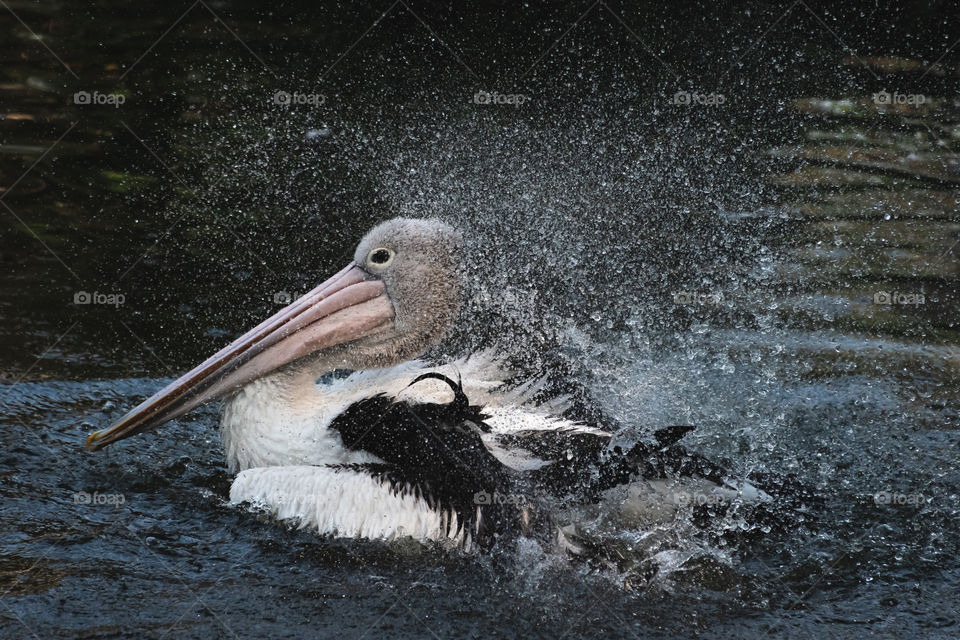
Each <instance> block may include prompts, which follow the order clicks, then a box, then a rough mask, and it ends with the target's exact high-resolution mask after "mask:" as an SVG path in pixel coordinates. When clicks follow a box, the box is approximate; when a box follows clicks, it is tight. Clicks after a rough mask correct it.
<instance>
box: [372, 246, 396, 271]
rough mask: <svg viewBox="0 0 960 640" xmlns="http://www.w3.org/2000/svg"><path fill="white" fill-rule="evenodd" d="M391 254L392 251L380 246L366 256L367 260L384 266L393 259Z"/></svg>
mask: <svg viewBox="0 0 960 640" xmlns="http://www.w3.org/2000/svg"><path fill="white" fill-rule="evenodd" d="M393 255H394V253H393V251H391V250H390V249H386V248H384V247H380V248H379V249H374V250H373V251H371V252H370V255H369V256H368V257H367V262H369V263H370V264H375V265H377V266H378V267H385V266H387V265H388V264H390V263H391V262H392V261H393Z"/></svg>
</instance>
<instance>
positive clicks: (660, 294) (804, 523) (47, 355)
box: [0, 0, 960, 638]
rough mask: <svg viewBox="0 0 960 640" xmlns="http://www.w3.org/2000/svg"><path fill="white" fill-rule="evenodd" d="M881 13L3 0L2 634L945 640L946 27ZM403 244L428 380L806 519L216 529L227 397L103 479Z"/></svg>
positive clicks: (957, 538) (956, 114) (952, 573)
mask: <svg viewBox="0 0 960 640" xmlns="http://www.w3.org/2000/svg"><path fill="white" fill-rule="evenodd" d="M861 4H862V5H863V6H862V7H861V6H859V5H858V4H857V3H852V4H850V6H845V7H843V8H839V7H832V6H830V7H828V6H827V5H826V4H825V3H820V4H816V3H810V5H809V6H808V5H807V4H806V3H803V2H801V3H796V4H794V5H784V6H779V7H773V6H766V5H763V4H760V3H750V2H737V3H731V4H728V5H725V6H723V7H722V8H721V7H718V6H714V5H713V4H708V5H704V6H691V7H688V8H665V7H663V6H660V5H654V4H648V3H640V4H638V5H636V6H619V5H617V6H615V5H614V4H612V3H611V4H607V3H605V2H598V3H595V4H593V5H589V4H585V5H583V6H574V5H570V6H563V7H561V6H559V5H553V4H546V5H542V6H541V5H528V4H523V5H520V4H516V5H515V4H513V3H502V5H503V6H499V7H495V6H494V5H487V6H485V7H484V8H482V9H481V8H474V9H470V10H467V9H465V8H457V7H445V6H441V5H438V4H435V3H434V4H426V3H424V4H420V3H413V2H411V3H407V2H404V1H403V0H401V1H400V2H397V3H394V4H393V5H389V3H384V6H382V7H372V6H364V5H359V4H358V5H356V6H352V5H350V6H347V5H342V6H324V7H318V6H315V5H314V3H307V2H293V3H284V4H283V5H282V6H266V7H264V6H259V5H258V4H257V3H253V2H216V3H214V2H209V3H207V2H198V3H195V4H193V5H189V4H184V5H182V6H181V5H179V4H178V5H176V6H173V5H171V6H169V7H167V6H156V7H139V6H138V7H131V6H129V5H128V4H126V3H120V2H114V1H104V2H98V3H95V4H91V5H89V6H84V7H82V8H81V7H79V6H76V5H60V4H54V3H32V2H6V3H0V33H2V34H3V40H2V42H0V59H2V61H3V65H2V67H0V107H2V108H0V229H2V237H0V262H2V264H3V269H2V271H0V278H2V282H3V287H2V289H0V358H2V360H0V382H2V385H0V405H2V411H0V438H2V443H3V448H2V453H0V459H2V462H0V496H2V498H0V522H2V526H0V637H3V638H19V637H25V638H26V637H98V638H99V637H103V638H110V637H157V638H160V637H204V638H208V637H211V636H212V637H247V636H255V637H357V638H361V637H372V636H383V635H386V636H388V637H437V638H448V637H450V638H481V637H483V638H490V637H494V638H495V637H517V636H525V637H550V638H563V637H571V638H577V637H611V636H612V637H627V638H629V637H643V638H684V637H717V638H720V637H730V638H754V637H770V636H775V637H790V638H810V637H836V638H848V637H856V638H862V637H875V638H900V637H916V638H956V637H960V610H958V609H960V604H958V603H960V562H958V560H957V559H958V557H960V470H958V465H957V461H958V444H960V434H958V427H960V394H958V383H960V348H958V342H957V338H958V334H960V331H958V327H957V318H958V311H960V291H958V287H957V275H958V262H957V257H958V255H960V246H958V242H960V189H958V187H960V153H958V146H960V99H958V97H957V96H958V95H960V93H958V84H960V57H958V56H960V53H958V52H960V47H957V46H956V45H957V39H958V38H960V31H958V27H957V26H956V25H958V24H960V21H958V20H957V19H956V18H957V16H955V15H951V14H950V12H951V11H953V10H952V9H950V8H949V7H948V6H947V5H946V3H942V4H937V3H934V4H933V5H926V4H921V3H900V4H898V5H897V6H896V7H881V6H879V5H875V4H873V3H861ZM934 63H935V64H934ZM495 94H496V95H495ZM498 96H499V97H498ZM395 215H411V216H435V217H440V218H443V219H445V220H448V221H450V222H452V223H454V224H456V225H457V226H459V227H461V228H462V229H463V230H464V232H465V234H466V235H467V237H468V239H469V242H470V256H471V259H470V261H469V265H468V269H469V274H468V275H469V282H470V302H469V303H468V305H467V308H466V310H465V312H464V314H463V317H462V318H461V319H460V321H459V322H458V326H457V327H456V329H455V330H454V332H453V335H452V336H451V337H450V338H449V339H448V340H447V341H446V342H445V343H444V345H442V347H440V348H438V349H436V350H435V352H434V353H433V354H431V355H432V356H434V357H436V358H438V359H441V360H443V359H448V358H451V357H454V356H456V355H460V354H463V353H466V352H469V351H473V350H476V349H479V348H482V347H487V346H498V347H499V348H501V349H502V350H504V351H505V352H506V353H508V354H510V356H511V361H512V363H513V364H514V365H515V366H516V367H517V369H518V370H520V371H522V372H525V373H541V372H554V373H555V374H557V375H563V376H566V377H567V378H568V379H569V380H572V381H573V382H575V383H576V384H577V385H578V386H580V387H582V388H583V389H585V390H586V393H588V394H589V395H590V397H592V398H593V399H594V400H596V401H597V402H599V403H600V404H601V405H602V406H603V408H604V409H605V410H606V411H607V412H608V413H609V414H610V415H611V416H612V417H613V418H615V419H616V420H617V421H618V422H619V423H620V424H621V425H623V427H622V432H621V433H620V434H619V436H620V437H621V438H623V439H625V440H630V439H636V438H638V437H642V436H643V435H644V434H649V433H650V431H651V430H652V429H655V428H657V427H661V426H665V425H669V424H695V425H697V426H698V428H697V430H696V431H694V432H693V433H691V434H689V435H688V436H687V438H686V442H687V444H688V445H689V447H690V448H692V449H695V450H697V451H701V452H703V453H705V454H708V455H709V456H710V457H711V458H713V459H715V460H717V461H718V462H721V463H722V464H724V465H726V466H727V467H729V468H730V469H731V470H733V471H734V472H736V473H738V474H741V475H746V474H748V473H754V472H760V473H762V472H769V471H777V472H789V473H792V474H794V475H796V476H797V477H798V478H799V479H800V480H801V481H802V482H803V483H804V484H805V485H806V486H807V487H809V488H810V489H811V490H812V491H813V492H814V494H815V495H816V500H815V501H813V502H812V504H811V505H809V508H807V509H806V510H805V511H804V513H803V514H800V515H797V516H796V517H795V518H793V519H791V520H790V521H789V523H788V526H786V527H779V528H774V529H771V530H769V531H759V532H758V531H752V532H750V533H752V534H753V535H749V536H747V535H744V536H741V537H738V538H736V539H735V540H733V541H730V540H727V541H718V540H717V539H715V538H709V537H706V536H701V535H699V534H698V533H697V532H695V531H693V529H692V528H691V527H689V522H685V521H684V522H677V523H674V525H673V526H672V527H671V528H670V530H669V531H659V532H656V533H657V534H658V535H659V536H660V537H658V538H657V540H658V542H657V543H656V545H654V544H653V543H651V542H650V538H649V537H648V534H650V533H651V532H644V531H633V530H625V531H619V532H617V533H615V534H610V533H609V532H604V533H602V534H601V533H597V535H598V536H599V535H603V536H606V539H605V540H604V544H606V545H608V548H610V549H615V550H617V554H618V556H617V557H618V558H620V561H619V562H616V563H598V562H593V563H590V562H570V561H568V560H567V559H565V558H563V557H561V556H557V555H556V554H555V553H554V552H552V551H551V550H549V549H546V550H545V549H541V548H539V547H537V546H536V545H534V544H532V543H523V544H520V545H519V546H518V547H517V548H515V549H514V548H511V549H501V550H499V551H498V552H497V553H495V554H494V555H493V556H491V557H473V556H462V555H457V554H448V553H444V552H441V551H438V550H433V549H421V548H419V547H417V546H415V545H405V544H398V545H380V544H375V543H370V542H362V541H344V540H329V539H323V538H320V537H318V536H316V535H314V534H311V533H309V532H304V531H294V530H289V529H287V528H285V527H283V526H279V525H277V524H276V523H273V522H271V521H269V520H267V519H265V518H263V517H260V516H258V515H256V514H253V513H249V512H247V511H246V510H244V509H237V508H234V507H231V506H229V505H228V504H227V500H226V496H227V492H228V489H229V483H230V480H231V477H230V474H229V473H228V472H227V470H226V468H225V467H224V464H223V459H222V455H221V452H220V448H219V437H218V433H217V430H216V424H217V421H218V414H217V408H216V407H210V408H205V409H202V410H200V411H198V412H196V413H194V414H191V415H190V416H188V417H186V418H184V419H181V420H178V421H174V422H173V423H171V424H169V425H166V426H165V427H164V428H163V429H162V430H160V431H158V432H156V433H154V434H150V435H146V436H142V437H139V438H136V439H132V440H129V441H126V442H123V443H121V444H119V445H116V446H113V447H111V448H110V449H108V450H106V451H104V452H101V453H97V454H90V453H88V452H86V451H84V450H83V441H84V438H85V436H86V434H87V433H89V432H90V431H91V430H93V429H95V428H98V427H101V426H103V425H105V424H106V423H108V422H109V421H110V420H111V419H112V418H116V417H117V416H119V415H120V414H122V413H123V412H124V411H125V410H126V409H127V408H129V407H131V406H133V405H134V404H135V403H136V402H138V401H139V400H141V399H143V398H144V397H146V396H148V395H150V394H152V393H153V392H154V391H155V390H157V389H158V388H159V387H161V386H162V385H163V384H164V383H165V382H166V381H167V380H168V379H169V378H170V377H172V376H174V375H177V374H179V373H180V372H182V371H183V370H185V369H186V368H187V367H189V366H190V365H192V364H195V363H196V362H197V361H199V360H200V359H201V358H203V357H205V356H206V355H208V354H209V353H211V352H212V351H214V350H216V349H217V348H219V347H220V346H222V345H223V344H224V343H226V342H227V341H228V340H229V339H230V338H231V337H232V336H235V335H237V334H238V333H239V332H241V331H242V330H244V329H245V328H247V327H249V326H251V325H252V324H253V323H255V322H256V321H258V320H259V319H262V318H263V317H266V316H267V315H269V314H271V313H272V312H274V311H276V310H277V309H278V308H279V307H280V306H281V304H282V303H283V301H284V300H286V299H288V297H289V296H294V295H296V294H297V293H299V292H303V291H306V290H309V289H310V288H312V287H313V286H315V285H316V284H317V283H318V282H319V281H321V280H322V279H324V278H325V277H326V276H327V275H328V274H330V273H332V272H333V271H334V270H335V269H339V268H340V267H341V266H342V264H343V263H344V262H345V259H346V257H347V256H348V255H351V254H352V251H353V247H354V245H355V243H356V241H357V240H358V239H359V238H360V237H361V236H362V234H363V233H364V232H365V231H366V230H367V229H368V228H369V227H370V226H372V225H373V224H375V223H376V222H378V221H380V220H383V219H385V218H388V217H392V216H395ZM560 372H562V374H561V373H560ZM742 525H743V523H742V522H740V521H738V520H736V519H735V518H734V519H730V520H728V521H726V522H724V523H721V524H720V526H721V527H722V528H725V529H726V530H728V531H729V530H736V529H738V528H739V527H741V526H742ZM657 545H662V546H657ZM651 547H655V550H658V551H659V550H665V549H669V550H671V551H673V552H674V554H673V555H669V554H668V556H665V557H666V558H667V560H665V561H663V558H664V556H661V562H660V563H659V564H657V565H656V566H655V567H654V568H651V565H650V563H649V562H648V561H647V560H648V558H647V557H646V556H645V555H644V554H642V553H641V552H640V550H641V549H643V548H646V549H647V551H649V550H650V549H651ZM648 555H649V554H648Z"/></svg>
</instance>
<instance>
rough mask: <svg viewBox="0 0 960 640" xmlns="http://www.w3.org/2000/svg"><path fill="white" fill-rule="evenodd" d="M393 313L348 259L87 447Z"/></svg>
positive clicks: (171, 414) (377, 327) (374, 329)
mask: <svg viewBox="0 0 960 640" xmlns="http://www.w3.org/2000/svg"><path fill="white" fill-rule="evenodd" d="M393 319H394V309H393V305H392V304H391V302H390V299H389V297H388V296H387V291H386V288H385V287H384V285H383V282H382V281H380V280H379V279H375V278H373V277H372V276H370V275H369V274H368V273H367V272H365V271H364V270H362V269H361V268H360V267H358V266H356V265H353V264H351V265H350V266H348V267H346V268H345V269H343V270H342V271H341V272H340V273H338V274H337V275H335V276H333V277H332V278H330V279H329V280H327V281H326V282H324V283H323V284H321V285H320V286H319V287H317V288H316V289H314V290H313V291H311V292H310V293H308V294H306V295H304V296H303V297H302V298H300V299H298V300H296V301H294V302H293V303H292V304H290V305H288V306H286V307H284V308H283V309H281V310H280V311H279V312H278V313H277V314H275V315H274V316H272V317H270V318H268V319H267V320H265V321H263V322H262V323H260V324H259V325H257V326H256V327H255V328H253V329H251V330H250V331H248V332H247V333H245V334H243V335H242V336H240V337H239V338H237V339H236V340H234V341H233V342H231V343H230V344H228V345H227V346H226V347H224V348H223V349H221V350H220V351H218V352H217V353H216V354H214V355H213V356H212V357H210V358H208V359H207V360H205V361H204V362H203V363H202V364H200V365H199V366H197V367H195V368H194V369H192V370H191V371H190V372H189V373H187V374H185V375H184V376H182V377H180V378H179V379H177V380H175V381H174V382H171V383H170V384H169V385H167V386H166V387H164V388H163V389H161V390H160V391H159V392H158V393H156V394H154V395H153V396H152V397H150V398H148V399H147V400H145V401H143V402H142V403H141V404H140V405H138V406H137V407H135V408H134V409H133V410H132V411H130V412H129V413H128V414H127V415H125V416H123V417H122V418H120V420H118V421H117V422H116V423H114V424H113V425H112V426H110V427H109V428H107V429H103V430H100V431H95V432H93V433H91V434H90V436H89V437H88V438H87V449H89V450H91V451H97V450H99V449H102V448H104V447H106V446H107V445H109V444H112V443H114V442H117V441H118V440H123V439H124V438H129V437H130V436H132V435H136V434H138V433H142V432H144V431H148V430H150V429H153V428H155V427H158V426H160V425H161V424H163V423H164V422H167V421H168V420H172V419H173V418H176V417H178V416H181V415H183V414H185V413H187V412H188V411H190V410H192V409H195V408H196V407H198V406H200V405H202V404H204V403H206V402H209V401H211V400H215V399H217V398H221V397H223V396H225V395H227V394H229V393H231V392H233V391H235V390H237V389H239V388H240V387H242V386H243V385H245V384H247V383H249V382H252V381H253V380H256V379H257V378H261V377H263V376H265V375H266V374H268V373H270V372H271V371H275V370H276V369H278V368H279V367H282V366H283V365H285V364H288V363H290V362H293V361H294V360H296V359H298V358H301V357H303V356H306V355H309V354H311V353H313V352H315V351H319V350H321V349H326V348H329V347H333V346H336V345H339V344H344V343H347V342H350V341H353V340H358V339H360V338H363V337H365V336H370V335H373V334H375V333H379V332H382V331H385V330H388V329H389V328H390V327H391V326H392V325H393Z"/></svg>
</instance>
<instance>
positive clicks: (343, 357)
mask: <svg viewBox="0 0 960 640" xmlns="http://www.w3.org/2000/svg"><path fill="white" fill-rule="evenodd" d="M464 252H465V249H464V242H463V238H462V237H461V235H460V233H459V232H457V231H456V230H455V229H454V228H452V227H451V226H449V225H447V224H445V223H443V222H440V221H437V220H419V219H408V218H396V219H393V220H389V221H387V222H384V223H382V224H380V225H379V226H376V227H375V228H374V229H372V230H371V231H370V232H369V233H367V234H366V236H365V237H364V238H363V239H362V240H361V242H360V244H359V245H358V247H357V249H356V252H355V253H354V257H353V261H352V262H351V263H350V264H349V265H348V266H346V267H345V268H344V269H343V270H342V271H340V272H339V273H337V274H336V275H334V276H333V277H332V278H330V279H329V280H327V281H326V282H324V283H323V284H321V285H319V286H318V287H316V288H315V289H313V290H312V291H310V292H309V293H307V294H306V295H304V296H302V297H301V298H300V299H298V300H295V301H294V302H293V303H292V304H290V305H289V306H287V307H285V308H284V309H282V310H280V311H279V312H278V313H276V314H275V315H274V316H272V317H270V318H268V319H267V320H265V321H263V322H262V323H261V324H259V325H257V326H256V327H255V328H253V329H251V330H250V331H248V332H247V333H245V334H243V335H242V336H240V337H239V338H237V339H236V340H234V341H233V342H231V343H230V344H229V345H227V346H226V347H224V348H223V349H221V350H220V351H218V352H217V353H216V354H214V355H213V356H212V357H210V358H208V359H207V360H205V361H204V362H203V363H201V364H200V365H198V366H197V367H195V368H194V369H192V370H190V371H189V372H188V373H186V374H185V375H183V376H182V377H180V378H179V379H177V380H175V381H173V382H172V383H170V384H169V385H167V386H166V387H164V388H163V389H161V390H160V391H159V392H157V393H156V394H155V395H153V396H152V397H150V398H148V399H147V400H145V401H144V402H142V403H141V404H140V405H138V406H136V407H135V408H134V409H132V410H131V411H130V412H129V413H127V414H126V415H124V416H123V417H122V418H120V419H119V420H118V421H117V422H116V423H114V424H113V425H112V426H110V427H109V428H107V429H104V430H101V431H96V432H94V433H92V434H90V436H89V437H88V439H87V448H88V449H90V450H94V451H95V450H99V449H102V448H104V447H106V446H108V445H111V444H114V443H116V442H118V441H120V440H122V439H124V438H128V437H130V436H133V435H135V434H139V433H142V432H145V431H148V430H152V429H155V428H156V427H158V426H160V425H162V424H163V423H165V422H167V421H169V420H172V419H174V418H177V417H179V416H182V415H184V414H185V413H187V412H189V411H191V410H193V409H195V408H196V407H199V406H200V405H202V404H205V403H208V402H211V401H214V400H217V399H222V400H224V408H223V417H222V420H221V424H220V436H221V441H222V445H223V449H224V453H225V456H226V462H227V465H228V466H229V468H230V469H231V470H232V471H234V472H236V477H235V479H234V481H233V483H232V486H231V490H230V499H231V502H233V503H236V504H242V503H249V504H251V505H254V506H255V507H257V508H260V509H264V510H266V511H267V512H269V513H270V514H272V515H273V516H274V517H275V518H277V519H278V520H281V521H288V522H291V523H294V524H295V525H296V526H299V527H304V528H311V529H314V530H316V531H317V532H319V533H321V534H325V535H331V536H339V537H348V538H370V539H379V540H395V539H398V538H405V537H412V538H414V539H416V540H418V541H421V542H424V543H428V542H438V543H441V544H444V545H450V546H453V547H459V548H484V547H490V546H491V545H492V544H494V542H495V541H497V540H499V539H511V538H512V537H514V536H519V535H546V536H554V537H556V532H555V528H554V531H553V532H551V531H550V529H551V527H552V526H553V525H551V524H550V517H549V509H550V508H553V507H558V506H559V507H562V506H563V505H566V504H570V503H583V502H596V501H598V500H599V499H600V497H601V494H603V493H604V492H607V491H609V490H611V489H613V488H616V487H618V486H627V485H630V486H634V487H636V486H644V487H646V491H645V492H643V491H639V490H637V495H640V493H643V496H644V497H643V499H642V500H641V503H642V504H646V506H645V507H644V509H646V510H647V511H649V512H651V513H653V512H656V511H657V510H658V509H661V508H662V507H663V505H664V504H669V502H670V500H669V499H667V492H669V491H672V490H674V489H675V488H676V487H677V486H679V485H678V484H677V483H680V482H681V481H682V482H686V484H685V485H684V486H685V487H687V490H688V491H689V490H691V489H690V487H693V489H692V490H693V491H700V492H709V493H710V495H717V496H725V497H726V498H733V497H736V496H740V497H744V496H745V497H747V498H749V499H759V500H766V499H769V496H768V495H767V494H766V493H764V492H763V491H762V490H760V489H757V488H756V487H754V486H753V485H750V484H749V483H745V482H738V481H734V480H731V479H729V478H728V477H726V474H725V472H724V471H723V470H722V469H721V468H719V467H717V466H716V465H713V464H711V463H710V462H709V461H707V460H706V459H704V458H702V457H701V456H698V455H696V454H690V453H688V452H687V451H686V450H685V449H683V448H682V447H680V445H678V444H676V443H677V440H679V439H680V438H681V437H682V436H683V435H684V434H685V433H686V432H687V431H688V430H689V429H690V428H691V427H670V428H667V429H662V430H660V431H658V432H657V433H656V434H654V442H652V443H639V444H637V445H636V446H634V447H633V448H631V449H630V450H629V451H626V452H624V451H622V450H620V449H619V448H616V447H612V446H611V437H612V433H611V431H608V430H607V429H605V428H603V426H602V425H597V424H590V423H587V422H583V421H577V420H574V419H571V418H570V417H567V416H566V415H565V413H564V412H565V411H566V409H567V406H566V403H565V401H564V399H563V398H554V399H552V400H542V399H541V400H537V398H538V396H539V395H542V394H539V393H538V392H539V391H540V390H541V387H542V385H543V380H542V379H540V380H530V381H526V382H524V383H522V384H508V378H509V377H510V372H509V371H508V370H507V369H506V367H505V366H504V364H503V362H502V360H501V359H500V358H498V357H497V356H496V355H495V354H494V353H493V352H492V351H483V352H479V353H475V354H472V355H471V356H469V357H466V358H462V359H460V360H457V361H455V362H450V363H446V364H435V363H428V362H425V361H423V360H419V359H418V358H420V357H422V356H423V354H424V353H425V352H426V351H427V350H428V349H429V348H431V347H433V346H434V345H437V344H438V343H439V342H440V341H441V340H442V339H443V338H444V336H445V335H446V334H447V332H448V330H449V329H450V327H451V326H452V325H453V323H454V322H455V320H456V318H457V316H458V313H459V312H460V306H461V297H462V294H463V291H462V281H461V279H462V276H461V274H462V264H463V261H464ZM691 479H692V482H693V484H690V482H691ZM631 483H632V484H631ZM658 492H659V493H658ZM658 495H659V496H660V497H659V498H657V496H658ZM651 496H653V497H652V498H651ZM644 500H645V501H646V502H645V503H644V502H643V501H644ZM674 504H676V500H674ZM544 531H547V533H546V534H544V533H543V532H544ZM559 538H560V539H562V538H563V536H562V535H561V536H559ZM568 547H570V548H571V550H574V551H575V549H573V548H572V547H573V545H572V543H571V544H570V545H568Z"/></svg>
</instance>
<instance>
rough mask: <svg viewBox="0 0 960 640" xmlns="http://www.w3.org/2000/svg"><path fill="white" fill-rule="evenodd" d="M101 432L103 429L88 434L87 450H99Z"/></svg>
mask: <svg viewBox="0 0 960 640" xmlns="http://www.w3.org/2000/svg"><path fill="white" fill-rule="evenodd" d="M101 434H102V432H101V431H94V432H93V433H91V434H90V435H89V436H87V445H86V446H87V451H97V450H99V449H100V446H99V444H98V440H100V437H101Z"/></svg>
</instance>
